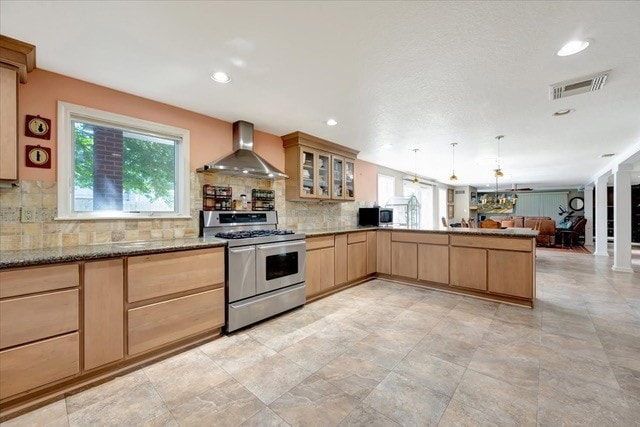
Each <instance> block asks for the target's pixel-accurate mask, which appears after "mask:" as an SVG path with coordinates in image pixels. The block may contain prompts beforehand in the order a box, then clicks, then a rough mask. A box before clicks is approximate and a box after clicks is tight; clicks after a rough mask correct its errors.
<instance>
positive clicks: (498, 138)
mask: <svg viewBox="0 0 640 427" xmlns="http://www.w3.org/2000/svg"><path fill="white" fill-rule="evenodd" d="M502 138H504V135H498V136H496V139H497V140H498V169H496V170H495V175H496V178H502V177H503V176H504V173H502V169H501V168H500V140H501V139H502Z"/></svg>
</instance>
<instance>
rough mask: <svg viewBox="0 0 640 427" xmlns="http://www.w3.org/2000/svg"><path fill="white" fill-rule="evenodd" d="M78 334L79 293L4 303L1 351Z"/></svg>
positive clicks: (0, 317)
mask: <svg viewBox="0 0 640 427" xmlns="http://www.w3.org/2000/svg"><path fill="white" fill-rule="evenodd" d="M25 314H28V315H25ZM77 330H78V290H77V289H72V290H68V291H61V292H53V293H50V294H41V295H33V296H28V297H23V298H14V299H9V300H5V301H0V348H7V347H12V346H14V345H19V344H24V343H27V342H31V341H36V340H41V339H44V338H49V337H52V336H54V335H60V334H64V333H66V332H72V331H77Z"/></svg>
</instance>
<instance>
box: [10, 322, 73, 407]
mask: <svg viewBox="0 0 640 427" xmlns="http://www.w3.org/2000/svg"><path fill="white" fill-rule="evenodd" d="M79 359H80V339H79V335H78V333H77V332H74V333H72V334H68V335H63V336H60V337H56V338H51V339H48V340H44V341H38V342H35V343H32V344H27V345H23V346H21V347H15V348H12V349H10V350H4V351H0V399H4V398H6V397H10V396H13V395H16V394H18V393H22V392H24V391H28V390H31V389H34V388H36V387H40V386H43V385H46V384H49V383H52V382H54V381H57V380H60V379H63V378H66V377H70V376H72V375H75V374H77V373H78V372H79V371H80V360H79Z"/></svg>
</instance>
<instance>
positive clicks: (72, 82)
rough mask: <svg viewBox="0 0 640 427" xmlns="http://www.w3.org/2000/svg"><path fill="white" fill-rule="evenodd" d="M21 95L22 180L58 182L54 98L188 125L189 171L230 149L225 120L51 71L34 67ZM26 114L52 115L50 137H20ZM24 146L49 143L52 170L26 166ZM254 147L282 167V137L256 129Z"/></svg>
mask: <svg viewBox="0 0 640 427" xmlns="http://www.w3.org/2000/svg"><path fill="white" fill-rule="evenodd" d="M19 97H20V100H19V110H18V111H19V121H18V126H19V129H20V132H19V134H20V136H19V139H18V140H19V145H20V148H19V153H20V154H19V165H20V172H19V173H20V179H24V180H37V181H50V182H51V181H56V164H57V163H56V162H57V154H58V149H57V139H58V135H57V131H58V126H57V109H58V104H57V103H58V101H65V102H70V103H73V104H78V105H82V106H85V107H91V108H96V109H99V110H104V111H108V112H112V113H117V114H123V115H126V116H130V117H135V118H139V119H143V120H149V121H153V122H158V123H162V124H166V125H170V126H176V127H180V128H183V129H188V130H189V131H190V136H191V169H192V170H195V169H197V168H198V167H200V166H202V164H203V163H204V162H210V161H212V160H215V159H217V158H219V157H222V156H224V155H226V154H229V153H231V151H232V142H231V137H232V131H231V123H229V122H225V121H222V120H219V119H216V118H213V117H208V116H205V115H202V114H198V113H194V112H192V111H188V110H184V109H181V108H178V107H173V106H171V105H167V104H163V103H160V102H156V101H151V100H149V99H145V98H141V97H139V96H135V95H131V94H128V93H124V92H120V91H116V90H113V89H109V88H106V87H104V86H98V85H95V84H92V83H87V82H84V81H81V80H76V79H73V78H70V77H66V76H63V75H60V74H55V73H51V72H49V71H45V70H40V69H36V70H34V71H32V72H31V73H29V76H28V82H27V83H26V84H21V85H20V92H19ZM27 114H31V115H40V116H41V117H46V118H48V119H51V128H52V129H51V140H49V141H47V140H42V139H37V138H29V137H26V136H24V121H25V116H26V115H27ZM246 120H248V121H251V118H250V117H247V118H246ZM27 144H28V145H37V144H40V145H42V146H44V147H51V148H52V168H51V169H40V168H28V167H26V166H25V148H24V147H25V145H27ZM254 148H255V151H256V153H258V154H259V155H261V156H262V157H264V158H265V159H266V160H267V161H268V162H270V163H271V164H273V165H274V166H275V167H277V168H279V169H281V170H284V148H283V147H282V141H281V140H280V137H278V136H276V135H271V134H268V133H264V132H259V131H256V134H255V145H254Z"/></svg>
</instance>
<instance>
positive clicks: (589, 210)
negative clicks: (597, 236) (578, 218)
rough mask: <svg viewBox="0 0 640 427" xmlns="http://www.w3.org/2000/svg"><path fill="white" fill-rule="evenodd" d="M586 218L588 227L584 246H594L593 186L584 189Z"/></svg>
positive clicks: (585, 228) (585, 230) (585, 231)
mask: <svg viewBox="0 0 640 427" xmlns="http://www.w3.org/2000/svg"><path fill="white" fill-rule="evenodd" d="M584 217H585V219H586V220H587V225H586V226H585V227H584V244H585V246H593V185H591V184H589V185H587V186H585V187H584Z"/></svg>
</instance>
